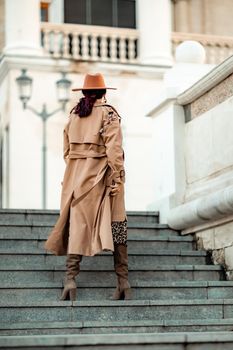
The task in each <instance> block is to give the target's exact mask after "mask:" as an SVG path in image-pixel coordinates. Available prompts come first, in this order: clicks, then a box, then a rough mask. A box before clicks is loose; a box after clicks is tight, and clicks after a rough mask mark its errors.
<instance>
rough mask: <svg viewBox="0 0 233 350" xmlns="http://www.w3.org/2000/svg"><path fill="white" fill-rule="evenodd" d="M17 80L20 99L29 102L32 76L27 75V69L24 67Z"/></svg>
mask: <svg viewBox="0 0 233 350" xmlns="http://www.w3.org/2000/svg"><path fill="white" fill-rule="evenodd" d="M16 82H17V84H18V89H19V98H20V100H22V101H23V102H24V103H27V101H28V100H29V99H30V98H31V95H32V78H30V77H29V76H27V75H26V69H22V72H21V75H20V76H19V77H18V78H17V79H16Z"/></svg>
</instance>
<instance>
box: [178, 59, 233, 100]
mask: <svg viewBox="0 0 233 350" xmlns="http://www.w3.org/2000/svg"><path fill="white" fill-rule="evenodd" d="M232 73H233V56H230V57H228V58H227V59H226V60H225V61H223V62H222V63H220V64H219V65H218V66H216V67H214V68H213V69H212V70H211V71H210V72H209V73H207V74H206V75H205V76H204V77H203V78H201V79H200V80H198V81H197V82H196V83H195V84H194V85H192V86H191V87H190V88H188V89H187V90H185V91H184V92H182V93H181V94H180V95H178V97H177V102H178V103H179V104H180V105H187V104H190V103H192V102H193V101H195V100H196V99H198V98H199V97H200V96H202V95H204V94H205V93H206V92H207V91H209V90H211V89H212V88H213V87H215V86H216V85H218V84H219V83H221V82H222V81H223V80H224V79H226V78H227V77H228V76H229V75H230V74H232Z"/></svg>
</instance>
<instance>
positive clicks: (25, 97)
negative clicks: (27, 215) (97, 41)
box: [16, 69, 71, 209]
mask: <svg viewBox="0 0 233 350" xmlns="http://www.w3.org/2000/svg"><path fill="white" fill-rule="evenodd" d="M61 74H62V77H61V79H59V80H58V81H57V82H56V88H57V99H58V102H59V103H61V107H59V108H57V109H55V110H54V111H53V112H50V113H48V111H47V106H46V104H45V103H43V104H42V109H41V112H38V111H37V110H35V109H34V108H33V107H31V106H28V104H27V103H28V101H29V100H30V98H31V95H32V81H33V80H32V78H30V77H29V76H27V70H26V69H22V70H21V75H20V76H19V77H18V78H17V79H16V82H17V84H18V88H19V99H20V100H21V101H22V103H23V109H29V110H30V111H32V112H33V113H34V114H36V115H37V116H38V117H40V118H41V119H42V122H43V145H42V191H43V195H42V208H43V209H46V196H47V188H46V173H47V171H46V154H47V139H46V121H47V119H48V118H49V117H51V116H52V115H54V114H55V113H57V112H60V111H65V106H66V104H67V102H68V101H69V99H70V96H69V92H70V86H71V81H70V80H68V79H67V78H66V73H64V72H62V73H61Z"/></svg>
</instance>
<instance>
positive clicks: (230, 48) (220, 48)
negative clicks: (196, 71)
mask: <svg viewBox="0 0 233 350" xmlns="http://www.w3.org/2000/svg"><path fill="white" fill-rule="evenodd" d="M185 40H195V41H198V42H199V43H200V44H202V45H203V46H204V48H205V50H206V63H209V64H219V63H220V62H222V61H223V60H225V59H226V58H227V57H229V56H231V55H232V54H233V38H232V37H230V36H220V35H207V34H198V33H179V32H173V33H172V51H173V54H174V52H175V50H176V47H177V46H178V45H179V44H181V43H182V42H183V41H185Z"/></svg>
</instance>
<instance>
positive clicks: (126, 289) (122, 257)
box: [111, 244, 132, 300]
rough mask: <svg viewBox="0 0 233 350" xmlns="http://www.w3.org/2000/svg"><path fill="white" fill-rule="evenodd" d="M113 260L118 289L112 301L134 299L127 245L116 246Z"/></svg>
mask: <svg viewBox="0 0 233 350" xmlns="http://www.w3.org/2000/svg"><path fill="white" fill-rule="evenodd" d="M113 258H114V268H115V272H116V275H117V287H116V290H115V292H114V294H113V296H112V297H111V299H113V300H119V299H127V300H129V299H132V290H131V287H130V284H129V281H128V252H127V245H125V244H114V252H113Z"/></svg>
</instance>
